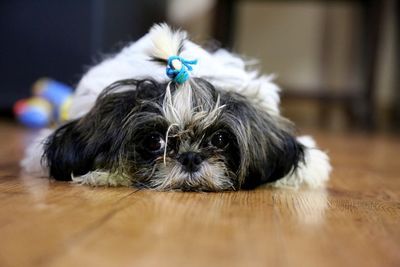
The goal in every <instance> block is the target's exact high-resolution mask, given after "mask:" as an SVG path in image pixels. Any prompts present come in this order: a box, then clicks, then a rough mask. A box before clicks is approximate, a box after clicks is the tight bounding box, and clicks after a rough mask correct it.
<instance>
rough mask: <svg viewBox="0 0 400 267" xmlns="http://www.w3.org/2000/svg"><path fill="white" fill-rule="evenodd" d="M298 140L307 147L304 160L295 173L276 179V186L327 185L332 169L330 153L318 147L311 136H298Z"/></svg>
mask: <svg viewBox="0 0 400 267" xmlns="http://www.w3.org/2000/svg"><path fill="white" fill-rule="evenodd" d="M297 140H298V141H299V142H300V143H301V144H303V145H304V146H305V148H306V149H305V151H304V162H301V163H300V164H299V166H298V167H297V169H296V170H295V171H294V172H293V173H291V174H289V175H287V176H286V177H284V178H282V179H280V180H278V181H276V182H275V183H274V186H276V187H294V188H298V187H300V186H302V185H305V186H308V187H311V188H318V187H323V186H325V184H326V182H327V181H328V180H329V174H330V172H331V170H332V167H331V165H330V163H329V157H328V155H327V154H326V153H324V152H322V151H321V150H319V149H318V148H317V147H316V145H315V142H314V140H313V139H312V138H311V137H310V136H302V137H298V138H297Z"/></svg>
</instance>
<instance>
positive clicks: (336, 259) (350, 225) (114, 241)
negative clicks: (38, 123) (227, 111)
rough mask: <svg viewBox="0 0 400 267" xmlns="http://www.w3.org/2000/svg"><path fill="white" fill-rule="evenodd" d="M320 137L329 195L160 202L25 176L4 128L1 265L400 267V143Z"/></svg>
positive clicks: (0, 139)
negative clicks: (329, 166) (328, 161)
mask: <svg viewBox="0 0 400 267" xmlns="http://www.w3.org/2000/svg"><path fill="white" fill-rule="evenodd" d="M314 134H316V138H317V140H318V142H319V143H320V145H321V146H322V147H324V148H326V149H327V150H328V151H329V154H330V156H331V157H332V163H333V165H334V172H333V175H332V180H331V182H330V183H329V185H328V187H327V188H326V189H325V190H324V189H319V190H305V189H304V190H300V191H293V190H282V189H280V190H277V189H271V188H260V189H257V190H254V191H247V192H227V193H179V192H174V193H172V192H164V193H163V192H151V191H136V190H135V189H133V188H90V187H84V186H77V185H73V184H69V183H63V182H54V181H49V180H47V179H38V178H32V177H29V176H26V175H23V174H20V170H19V167H18V161H19V160H20V158H21V156H22V151H23V147H24V143H25V142H27V141H28V140H29V138H30V134H29V133H28V132H27V131H25V130H23V129H22V128H20V127H17V126H15V125H13V124H7V123H2V124H0V147H1V151H0V166H1V168H0V266H2V267H6V266H13V267H14V266H307V267H312V266H363V267H365V266H400V155H399V154H400V142H399V139H396V138H395V137H387V136H369V137H368V136H363V135H358V134H330V133H320V132H316V133H314Z"/></svg>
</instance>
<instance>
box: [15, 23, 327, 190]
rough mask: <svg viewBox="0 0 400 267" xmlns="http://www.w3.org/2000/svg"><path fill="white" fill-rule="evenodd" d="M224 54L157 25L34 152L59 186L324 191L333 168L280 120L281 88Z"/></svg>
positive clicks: (82, 93)
mask: <svg viewBox="0 0 400 267" xmlns="http://www.w3.org/2000/svg"><path fill="white" fill-rule="evenodd" d="M271 79H272V78H271V77H267V76H260V75H258V73H257V72H256V71H250V70H248V67H247V66H246V64H245V62H244V61H243V60H242V59H241V58H240V57H238V56H235V55H233V54H231V53H228V52H227V51H225V50H222V49H220V50H217V51H216V52H213V53H210V52H207V51H206V50H204V49H202V48H201V47H199V46H198V45H196V44H194V43H192V42H190V41H189V40H187V35H186V33H185V32H183V31H173V30H172V29H171V28H169V27H168V26H167V25H166V24H160V25H155V26H153V28H152V29H151V30H150V32H149V33H148V34H147V35H145V36H144V37H143V38H141V39H140V40H138V41H137V42H135V43H133V44H130V45H129V46H127V47H125V48H124V49H123V50H122V51H121V52H120V53H118V54H117V55H115V56H113V57H110V58H108V59H106V60H104V61H103V62H101V63H100V64H98V65H96V66H94V67H93V68H91V69H90V70H89V71H88V72H87V73H86V74H85V75H84V76H83V78H82V79H81V81H80V83H79V85H78V86H77V90H76V92H75V95H74V97H73V101H72V106H71V107H70V110H69V117H70V120H69V121H68V122H67V123H65V124H64V125H62V126H60V127H58V128H57V129H55V130H45V131H43V132H42V134H41V136H40V137H39V138H38V139H37V141H36V142H34V143H33V144H32V145H31V146H30V147H28V149H27V151H26V157H25V159H24V160H23V161H22V165H23V167H24V168H25V170H27V171H29V172H37V171H40V173H41V174H42V175H49V176H51V177H54V178H55V179H56V180H63V181H71V180H72V181H75V182H78V183H82V184H89V185H109V186H118V185H123V186H130V185H132V186H136V187H140V188H150V189H156V190H183V191H221V190H239V189H251V188H255V187H257V186H259V185H262V184H266V183H270V184H272V185H275V186H292V187H298V186H301V185H308V186H311V187H316V186H321V185H323V184H324V183H325V182H326V181H327V180H328V176H329V172H330V169H331V167H330V164H329V160H328V157H327V155H326V154H325V153H324V152H322V151H320V150H318V149H317V148H316V146H315V144H314V142H313V140H312V139H311V138H310V137H300V138H296V137H295V136H294V130H293V126H292V124H291V123H290V122H289V121H288V120H287V119H285V118H283V117H281V116H280V114H279V109H278V104H279V96H278V91H279V88H278V87H277V86H276V85H275V84H274V83H273V82H272V81H271Z"/></svg>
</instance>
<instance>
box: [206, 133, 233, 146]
mask: <svg viewBox="0 0 400 267" xmlns="http://www.w3.org/2000/svg"><path fill="white" fill-rule="evenodd" d="M210 142H211V145H213V146H215V147H217V148H225V147H226V146H227V145H229V136H228V134H227V133H226V132H217V133H215V134H214V135H213V136H212V137H211V141H210Z"/></svg>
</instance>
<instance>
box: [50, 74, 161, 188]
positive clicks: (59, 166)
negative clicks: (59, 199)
mask: <svg viewBox="0 0 400 267" xmlns="http://www.w3.org/2000/svg"><path fill="white" fill-rule="evenodd" d="M127 87H131V88H130V90H126V89H129V88H127ZM163 88H165V86H164V85H163V84H159V83H157V82H154V81H151V80H121V81H118V82H116V83H114V84H112V85H110V86H109V87H108V88H106V89H105V90H104V91H103V93H102V94H101V95H100V96H99V98H98V99H97V100H96V103H95V105H94V107H93V108H92V109H91V110H90V111H89V113H88V114H86V115H85V116H84V117H82V118H80V119H78V120H74V121H71V122H69V123H67V124H65V125H63V126H61V127H59V128H58V129H57V130H56V131H55V132H54V133H53V134H52V135H51V136H50V137H49V138H48V139H47V142H46V145H45V151H44V155H43V160H44V163H45V164H47V166H48V167H49V171H50V176H52V177H54V178H56V179H57V180H71V176H72V175H74V176H80V175H83V174H86V173H88V172H90V171H92V170H95V169H103V170H112V169H113V168H114V167H116V166H117V163H118V160H119V156H120V155H119V152H120V149H121V146H122V145H123V143H124V140H125V139H126V138H125V135H126V131H124V130H123V128H124V123H125V122H126V119H127V117H128V116H129V114H133V113H134V111H135V110H136V109H140V108H141V107H143V108H145V107H144V106H143V105H142V104H141V103H143V101H147V102H151V101H160V99H161V95H162V93H163V91H164V90H163ZM118 89H125V90H123V91H122V92H121V91H120V92H117V90H118ZM149 100H151V101H149ZM136 111H137V110H136Z"/></svg>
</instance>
